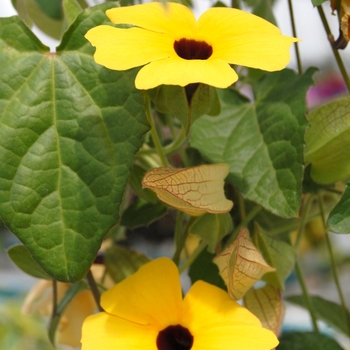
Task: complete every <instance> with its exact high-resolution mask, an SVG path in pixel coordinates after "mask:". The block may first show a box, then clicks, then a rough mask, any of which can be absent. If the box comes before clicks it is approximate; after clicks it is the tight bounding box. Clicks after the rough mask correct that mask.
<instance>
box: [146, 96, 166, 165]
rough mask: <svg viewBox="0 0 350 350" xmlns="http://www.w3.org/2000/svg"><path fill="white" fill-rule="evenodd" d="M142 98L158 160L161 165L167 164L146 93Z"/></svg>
mask: <svg viewBox="0 0 350 350" xmlns="http://www.w3.org/2000/svg"><path fill="white" fill-rule="evenodd" d="M143 99H144V102H145V112H146V118H147V120H148V122H149V125H150V126H151V136H152V140H153V143H154V146H155V148H156V150H157V152H158V155H159V157H160V160H161V162H162V164H163V166H166V167H167V166H169V163H168V160H167V158H166V156H165V154H164V150H163V147H162V144H161V142H160V139H159V136H158V133H157V129H156V125H155V123H154V120H153V117H152V112H151V101H150V99H149V97H148V95H147V93H144V94H143Z"/></svg>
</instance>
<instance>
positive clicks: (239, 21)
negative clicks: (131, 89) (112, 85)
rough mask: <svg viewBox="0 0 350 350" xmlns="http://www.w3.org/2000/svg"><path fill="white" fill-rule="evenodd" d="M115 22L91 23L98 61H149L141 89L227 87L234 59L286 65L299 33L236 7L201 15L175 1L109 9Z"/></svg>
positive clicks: (123, 64) (129, 64)
mask: <svg viewBox="0 0 350 350" xmlns="http://www.w3.org/2000/svg"><path fill="white" fill-rule="evenodd" d="M106 14H107V16H108V17H109V19H110V20H111V21H112V22H113V23H115V24H117V25H118V24H119V25H120V24H128V25H130V26H131V27H130V26H129V28H115V27H112V26H108V25H101V26H97V27H95V28H92V29H90V30H89V31H88V32H87V34H86V36H85V37H86V38H87V39H88V40H89V41H90V42H91V44H92V45H93V46H95V47H96V53H95V56H94V57H95V61H96V62H97V63H99V64H101V65H103V66H105V67H107V68H109V69H114V70H126V69H130V68H133V67H139V66H144V67H143V68H142V69H141V70H140V71H139V73H138V75H137V77H136V80H135V85H136V87H137V88H138V89H151V88H154V87H156V86H159V85H162V84H166V85H180V86H186V85H188V84H191V83H204V84H208V85H212V86H215V87H218V88H226V87H228V86H229V85H231V84H232V83H234V82H235V81H237V80H238V76H237V74H236V72H235V71H234V70H233V69H232V68H231V67H230V64H235V65H242V66H246V67H251V68H259V69H263V70H266V71H276V70H281V69H283V68H284V67H285V66H286V65H287V64H288V62H289V60H290V54H289V48H290V46H291V45H292V43H293V42H295V41H298V39H296V38H293V37H288V36H283V35H281V32H280V30H279V29H278V28H277V27H276V26H274V25H273V24H271V23H269V22H267V21H265V20H264V19H262V18H259V17H257V16H255V15H252V14H249V13H246V12H243V11H241V10H237V9H231V8H223V7H222V8H220V7H217V8H211V9H209V10H208V11H206V12H204V13H203V14H202V16H200V18H199V19H198V21H197V20H196V18H195V17H194V15H193V13H192V11H191V10H190V9H189V8H188V7H186V6H184V5H180V4H176V3H171V2H169V3H166V4H161V3H157V2H155V3H147V4H141V5H135V6H129V7H119V8H114V9H110V10H108V11H107V12H106Z"/></svg>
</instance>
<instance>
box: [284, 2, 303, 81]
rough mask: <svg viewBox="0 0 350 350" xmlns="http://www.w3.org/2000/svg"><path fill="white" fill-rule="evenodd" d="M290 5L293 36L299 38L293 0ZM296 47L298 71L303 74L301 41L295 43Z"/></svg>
mask: <svg viewBox="0 0 350 350" xmlns="http://www.w3.org/2000/svg"><path fill="white" fill-rule="evenodd" d="M288 6H289V15H290V21H291V24H292V31H293V36H294V37H295V38H297V37H298V36H297V30H296V26H295V20H294V13H293V3H292V0H288ZM294 49H295V56H296V58H297V64H298V72H299V74H300V75H301V74H303V67H302V64H301V59H300V52H299V43H298V42H296V43H294Z"/></svg>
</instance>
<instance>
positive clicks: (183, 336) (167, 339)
mask: <svg viewBox="0 0 350 350" xmlns="http://www.w3.org/2000/svg"><path fill="white" fill-rule="evenodd" d="M192 344H193V336H192V334H191V333H190V331H189V330H188V329H187V328H185V327H182V326H180V325H179V324H178V325H176V326H169V327H167V328H165V329H163V330H162V331H160V332H159V333H158V337H157V348H158V350H190V349H191V348H192Z"/></svg>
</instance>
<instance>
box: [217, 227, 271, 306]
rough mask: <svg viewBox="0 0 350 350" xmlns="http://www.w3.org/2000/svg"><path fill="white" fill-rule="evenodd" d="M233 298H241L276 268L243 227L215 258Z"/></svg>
mask: <svg viewBox="0 0 350 350" xmlns="http://www.w3.org/2000/svg"><path fill="white" fill-rule="evenodd" d="M214 263H215V264H216V265H217V266H218V267H219V272H220V275H221V277H222V278H223V280H224V281H225V283H226V285H227V288H228V291H229V293H230V295H231V297H232V298H234V299H236V300H239V299H241V298H242V297H243V296H244V294H245V293H246V292H247V291H248V289H250V288H251V287H252V286H253V285H254V284H255V283H256V282H257V281H258V280H260V278H261V277H262V276H263V275H264V274H265V273H267V272H271V271H274V270H275V269H274V268H273V267H271V266H269V265H268V264H267V263H266V261H265V260H264V258H263V257H262V255H261V253H260V252H259V251H258V250H257V249H256V248H255V246H254V244H253V242H252V241H251V239H250V236H249V231H248V230H247V229H246V228H242V229H241V231H240V233H239V235H238V237H237V239H236V240H235V241H234V242H233V243H232V244H231V245H230V246H228V247H227V248H226V249H225V250H224V251H223V252H222V253H221V254H220V255H218V256H217V257H216V258H215V259H214Z"/></svg>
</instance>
